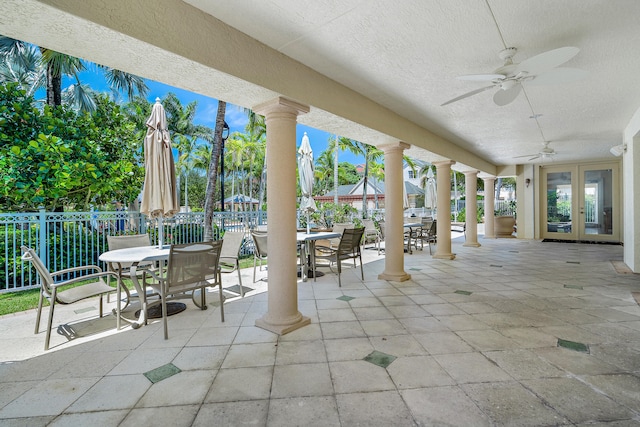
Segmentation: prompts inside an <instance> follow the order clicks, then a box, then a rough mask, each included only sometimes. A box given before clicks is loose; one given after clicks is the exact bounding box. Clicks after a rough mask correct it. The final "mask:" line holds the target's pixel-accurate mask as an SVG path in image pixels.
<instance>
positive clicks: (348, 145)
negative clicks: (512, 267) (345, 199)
mask: <svg viewBox="0 0 640 427" xmlns="http://www.w3.org/2000/svg"><path fill="white" fill-rule="evenodd" d="M328 150H329V152H331V153H333V155H334V160H333V188H334V195H333V202H334V204H335V205H336V206H337V205H338V185H339V184H338V175H339V172H338V169H339V168H340V163H339V162H338V153H339V152H340V151H341V150H342V151H346V150H349V151H351V152H352V153H354V154H360V150H359V148H358V147H357V145H356V144H355V141H352V140H350V139H349V138H345V137H343V136H341V137H338V135H335V136H334V138H333V139H331V138H330V139H329V148H328Z"/></svg>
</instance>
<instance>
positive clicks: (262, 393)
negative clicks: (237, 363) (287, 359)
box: [204, 366, 273, 403]
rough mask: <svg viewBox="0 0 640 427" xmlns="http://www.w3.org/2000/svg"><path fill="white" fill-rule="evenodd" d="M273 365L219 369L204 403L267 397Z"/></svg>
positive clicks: (271, 379)
mask: <svg viewBox="0 0 640 427" xmlns="http://www.w3.org/2000/svg"><path fill="white" fill-rule="evenodd" d="M272 381H273V366H263V367H257V368H253V367H252V368H237V369H221V370H220V371H218V374H217V375H216V377H215V379H214V380H213V384H212V385H211V388H210V389H209V392H208V393H207V395H206V397H205V398H204V402H205V403H212V402H236V401H243V400H260V399H268V398H269V394H270V393H271V383H272Z"/></svg>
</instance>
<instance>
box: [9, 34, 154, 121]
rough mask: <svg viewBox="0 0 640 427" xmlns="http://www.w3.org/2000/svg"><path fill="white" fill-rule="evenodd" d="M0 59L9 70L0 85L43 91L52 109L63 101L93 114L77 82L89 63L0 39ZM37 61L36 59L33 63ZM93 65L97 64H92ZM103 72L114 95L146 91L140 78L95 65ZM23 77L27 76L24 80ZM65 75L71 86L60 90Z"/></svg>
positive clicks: (89, 95)
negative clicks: (5, 84) (72, 82)
mask: <svg viewBox="0 0 640 427" xmlns="http://www.w3.org/2000/svg"><path fill="white" fill-rule="evenodd" d="M0 59H2V62H3V63H4V64H3V68H10V69H11V70H12V71H11V73H10V74H9V75H8V76H7V75H4V73H3V74H2V75H0V78H1V80H0V82H5V81H7V80H5V77H9V78H10V80H8V81H18V82H19V83H20V84H21V85H24V86H23V88H26V85H27V84H29V85H30V86H29V88H30V90H31V91H32V92H35V90H37V89H40V88H42V87H45V88H46V91H47V98H46V103H47V105H50V106H52V107H55V106H58V105H62V103H63V100H64V101H65V102H66V103H68V104H69V105H72V106H73V107H75V108H78V109H79V110H81V111H89V112H93V111H95V109H96V102H95V96H96V93H94V92H93V91H92V90H90V88H89V86H87V85H85V84H83V83H82V82H81V81H80V77H79V73H80V72H81V71H84V70H86V69H87V65H88V64H89V63H87V62H85V61H83V60H81V59H79V58H76V57H73V56H69V55H65V54H63V53H60V52H56V51H54V50H51V49H47V48H44V47H39V48H36V47H35V46H33V45H30V44H28V43H25V42H23V41H20V40H15V39H12V38H10V37H5V36H0ZM36 59H37V60H36ZM96 65H97V64H96ZM97 67H98V68H99V69H101V70H102V71H103V72H104V76H105V79H106V81H107V83H108V84H109V86H110V87H111V89H112V90H113V91H114V92H115V93H118V92H127V95H128V96H129V98H132V97H133V96H134V95H135V94H136V92H137V93H138V94H140V95H142V96H144V95H146V93H147V91H148V90H149V89H148V87H147V85H146V83H145V82H144V79H143V78H142V77H138V76H135V75H133V74H128V73H125V72H122V71H119V70H115V69H113V68H109V67H106V66H104V65H97ZM25 76H27V77H26V78H25ZM63 76H68V77H71V78H72V79H74V80H75V83H74V84H72V85H71V86H69V87H68V88H66V89H65V90H64V92H63V90H62V77H63Z"/></svg>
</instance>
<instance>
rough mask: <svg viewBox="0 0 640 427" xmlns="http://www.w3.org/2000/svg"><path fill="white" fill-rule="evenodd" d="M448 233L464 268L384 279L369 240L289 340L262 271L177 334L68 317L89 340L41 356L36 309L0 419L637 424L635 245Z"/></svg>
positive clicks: (21, 338) (1, 367)
mask: <svg viewBox="0 0 640 427" xmlns="http://www.w3.org/2000/svg"><path fill="white" fill-rule="evenodd" d="M453 235H454V236H453V237H455V238H454V239H453V240H452V251H453V252H454V253H456V259H455V260H453V261H451V260H438V259H434V258H432V257H431V256H429V253H428V251H427V250H425V251H414V253H413V254H412V255H405V270H406V272H407V273H409V274H411V276H412V279H411V280H410V281H405V282H387V281H381V280H378V279H377V276H378V274H379V273H381V272H382V271H383V269H384V257H383V256H378V255H377V251H375V250H368V249H367V250H365V251H363V255H364V256H365V258H366V259H365V263H366V265H365V279H366V281H365V283H362V282H361V281H360V280H359V269H357V270H353V269H347V270H346V271H344V272H343V277H342V283H343V286H342V288H339V287H338V281H337V276H336V275H335V274H326V275H325V276H324V277H321V278H318V280H317V282H314V281H309V282H304V283H303V282H298V292H299V310H300V312H302V313H303V314H304V315H305V316H309V317H310V318H311V320H312V323H311V325H310V326H306V327H303V328H301V329H298V330H296V331H294V332H292V333H290V334H287V335H283V336H280V337H279V336H277V335H275V334H273V333H271V332H268V331H266V330H263V329H260V328H257V327H255V326H254V324H255V320H256V319H257V318H259V317H260V316H261V315H263V314H264V312H265V311H266V308H267V307H266V305H267V302H266V301H267V298H266V296H267V295H266V293H265V292H264V291H265V290H266V286H267V284H266V282H258V283H256V284H251V276H252V269H245V270H243V282H244V283H245V286H247V285H248V286H250V287H252V288H255V289H256V290H255V291H252V292H251V293H249V294H248V295H247V296H246V297H245V298H244V299H239V298H229V299H228V300H227V302H226V303H225V315H226V322H224V323H221V322H220V316H219V313H218V310H219V308H218V307H217V306H215V305H214V304H210V306H209V310H207V311H204V312H202V311H200V310H197V309H196V308H195V307H194V306H193V305H192V304H191V303H189V304H188V308H187V310H186V311H184V312H182V313H180V314H178V315H175V316H172V317H171V318H170V319H169V340H168V341H165V340H163V333H162V325H161V322H160V321H158V320H156V321H154V323H152V324H150V325H149V326H145V327H142V328H140V329H138V330H132V329H131V328H125V329H123V330H121V331H118V332H116V331H115V329H114V326H115V319H114V318H113V316H108V317H107V318H106V319H103V320H99V321H98V320H91V321H88V320H85V319H83V317H84V316H85V315H83V314H78V313H67V315H66V317H67V318H68V319H69V321H70V322H71V324H73V325H75V329H76V332H77V333H78V335H86V336H79V337H77V338H76V339H74V340H73V341H71V342H67V338H66V337H65V336H63V335H59V334H54V336H53V337H52V350H51V351H49V352H46V353H45V352H43V351H42V345H43V339H44V337H43V335H44V333H43V332H41V333H40V334H38V335H34V334H33V323H34V321H35V311H33V310H32V311H29V312H26V313H19V314H15V315H8V316H4V317H2V318H0V332H1V335H0V361H1V362H0V389H1V390H2V391H1V392H0V424H2V425H29V426H37V425H102V426H109V425H122V426H126V425H134V424H140V423H142V425H148V424H151V423H158V421H159V420H161V423H162V424H164V425H176V426H180V425H185V426H188V425H241V424H252V425H272V426H278V425H304V426H311V425H322V426H331V425H336V426H339V425H343V426H350V425H381V426H388V425H394V426H401V425H444V424H447V425H466V426H468V425H563V424H564V425H582V424H589V423H596V422H605V421H619V423H618V424H616V425H630V424H636V423H640V377H639V373H640V307H639V306H638V303H637V302H636V300H634V296H633V294H632V292H640V282H639V281H638V276H637V275H634V274H630V273H626V272H625V271H624V269H623V268H621V267H619V265H620V263H618V262H619V261H621V260H622V256H623V253H622V252H623V248H622V246H615V245H588V244H568V243H542V242H540V241H533V240H522V239H498V240H492V239H482V238H481V239H480V243H481V244H482V247H480V248H473V247H464V246H463V245H462V244H463V243H464V241H463V238H462V237H461V233H453ZM262 274H263V275H265V274H266V272H265V271H263V272H262ZM234 277H236V276H235V275H233V274H231V275H225V276H224V278H223V280H224V281H225V283H227V285H226V286H230V285H231V284H232V281H233V279H234ZM229 296H231V294H229ZM636 297H637V295H636ZM637 298H640V297H637ZM209 300H210V301H213V300H214V295H213V294H212V295H211V297H210V298H209ZM185 301H187V300H185ZM111 306H112V305H111ZM111 306H109V307H111ZM60 308H61V310H59V311H56V317H55V318H54V323H55V324H60V323H61V322H63V321H65V308H64V307H62V306H61V307H60ZM72 309H73V310H76V311H78V310H80V311H82V305H78V304H76V305H73V306H72ZM96 316H97V307H96V302H95V301H89V302H88V303H87V304H86V319H95V317H96ZM96 331H97V332H96ZM100 331H102V332H100ZM558 339H562V340H565V341H567V342H561V343H562V344H563V345H566V346H567V347H571V348H565V347H562V346H559V344H558V343H559V342H558ZM579 344H584V345H586V346H588V352H585V350H586V349H585V348H581V347H580V345H579ZM374 352H379V353H374ZM372 353H373V354H372ZM367 356H369V357H368V359H369V360H370V361H368V360H363V359H365V358H367ZM389 362H390V363H389ZM176 367H177V368H178V369H179V370H180V372H178V373H177V374H175V375H171V376H170V374H172V373H175V372H177V370H176V369H175V368H176ZM156 368H162V369H160V370H158V371H155V372H152V373H150V371H152V370H154V369H156ZM144 373H147V374H148V376H149V377H150V378H151V379H149V378H148V377H147V376H145V375H144ZM154 374H155V376H154ZM152 381H155V382H152Z"/></svg>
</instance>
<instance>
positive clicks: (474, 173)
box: [463, 171, 478, 176]
mask: <svg viewBox="0 0 640 427" xmlns="http://www.w3.org/2000/svg"><path fill="white" fill-rule="evenodd" d="M463 173H464V175H465V176H467V175H475V176H478V171H466V172H463Z"/></svg>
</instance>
